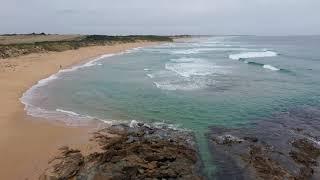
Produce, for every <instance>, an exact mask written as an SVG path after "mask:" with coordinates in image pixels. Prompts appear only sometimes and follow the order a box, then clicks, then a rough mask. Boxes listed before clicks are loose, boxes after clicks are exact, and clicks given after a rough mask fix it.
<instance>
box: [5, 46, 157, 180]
mask: <svg viewBox="0 0 320 180" xmlns="http://www.w3.org/2000/svg"><path fill="white" fill-rule="evenodd" d="M154 44H156V43H150V42H139V43H127V44H116V45H112V46H94V47H85V48H81V49H78V50H69V51H64V52H49V53H41V54H30V55H26V56H20V57H16V58H9V59H0V86H1V88H0V99H1V101H0V107H1V108H0V179H13V180H14V179H38V176H39V173H41V172H42V171H43V170H44V168H45V167H46V165H47V162H48V160H49V158H50V157H51V156H53V155H54V154H55V153H56V151H57V148H58V147H59V146H63V145H70V144H71V145H75V146H77V145H79V146H80V145H81V144H85V143H86V142H87V141H88V139H89V136H88V132H89V131H90V130H91V129H92V127H77V128H76V127H66V126H64V125H63V124H61V123H52V122H49V121H48V120H45V119H38V118H33V117H30V116H28V115H26V113H25V111H24V105H23V104H22V103H21V102H20V100H19V98H20V97H21V96H22V94H23V93H24V92H25V91H26V90H27V89H28V88H30V87H31V86H32V85H34V84H35V83H37V81H39V80H40V79H43V78H46V77H48V76H50V75H51V74H54V73H56V72H57V71H59V70H60V66H62V68H67V67H70V66H72V65H76V64H79V63H83V62H85V61H88V60H90V59H92V58H94V57H97V56H100V55H103V54H107V53H116V52H121V51H124V50H126V49H130V48H134V47H141V46H148V45H154Z"/></svg>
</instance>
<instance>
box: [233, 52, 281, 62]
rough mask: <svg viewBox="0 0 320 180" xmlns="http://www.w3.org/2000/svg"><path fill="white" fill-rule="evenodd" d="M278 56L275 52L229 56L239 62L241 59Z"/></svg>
mask: <svg viewBox="0 0 320 180" xmlns="http://www.w3.org/2000/svg"><path fill="white" fill-rule="evenodd" d="M277 55H278V54H277V53H276V52H273V51H264V52H245V53H239V54H231V55H229V58H230V59H233V60H239V59H248V58H259V57H273V56H277Z"/></svg>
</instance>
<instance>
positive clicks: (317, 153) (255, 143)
mask: <svg viewBox="0 0 320 180" xmlns="http://www.w3.org/2000/svg"><path fill="white" fill-rule="evenodd" d="M319 122H320V109H317V108H311V107H307V108H302V109H293V110H290V111H289V112H285V113H279V114H276V115H275V116H274V117H272V118H271V119H264V120H259V121H256V122H255V123H252V124H249V125H248V127H242V128H224V127H211V128H210V134H208V138H209V148H210V150H211V153H212V154H213V156H214V163H215V164H217V165H218V168H217V169H218V170H217V171H216V172H214V177H215V178H216V179H279V180H280V179H294V180H300V179H302V180H304V179H320V170H319V161H320V146H319V137H320V123H319Z"/></svg>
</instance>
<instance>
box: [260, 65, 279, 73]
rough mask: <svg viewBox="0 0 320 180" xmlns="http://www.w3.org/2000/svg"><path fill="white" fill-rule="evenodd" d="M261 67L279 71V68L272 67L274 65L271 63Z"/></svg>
mask: <svg viewBox="0 0 320 180" xmlns="http://www.w3.org/2000/svg"><path fill="white" fill-rule="evenodd" d="M263 68H265V69H269V70H271V71H279V70H280V69H278V68H276V67H274V66H271V65H269V64H265V65H263Z"/></svg>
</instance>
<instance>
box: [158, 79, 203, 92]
mask: <svg viewBox="0 0 320 180" xmlns="http://www.w3.org/2000/svg"><path fill="white" fill-rule="evenodd" d="M153 83H154V85H155V86H156V87H157V88H159V89H162V90H168V91H176V90H183V91H192V90H197V89H202V88H205V84H201V83H199V84H198V83H195V82H187V83H176V84H175V83H173V82H170V81H162V82H153Z"/></svg>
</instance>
